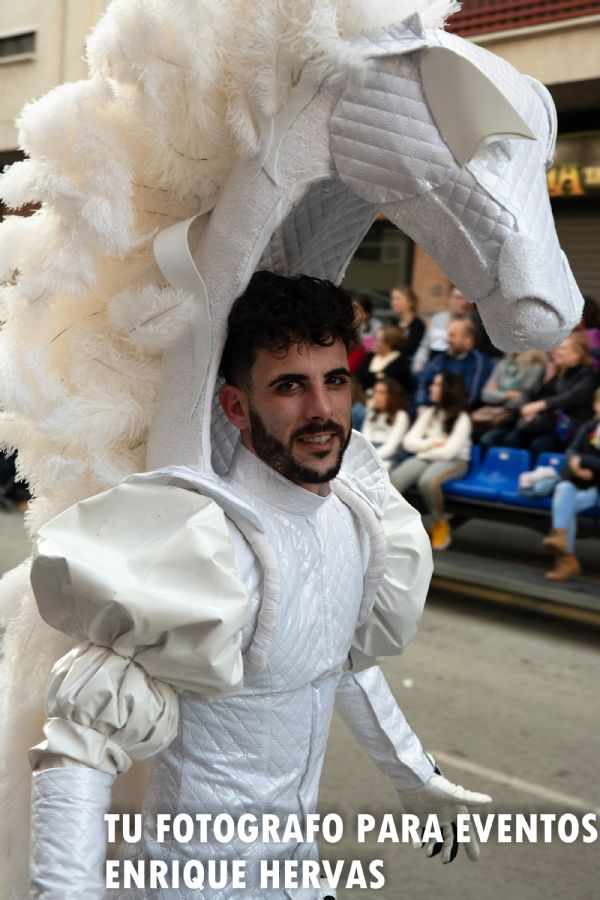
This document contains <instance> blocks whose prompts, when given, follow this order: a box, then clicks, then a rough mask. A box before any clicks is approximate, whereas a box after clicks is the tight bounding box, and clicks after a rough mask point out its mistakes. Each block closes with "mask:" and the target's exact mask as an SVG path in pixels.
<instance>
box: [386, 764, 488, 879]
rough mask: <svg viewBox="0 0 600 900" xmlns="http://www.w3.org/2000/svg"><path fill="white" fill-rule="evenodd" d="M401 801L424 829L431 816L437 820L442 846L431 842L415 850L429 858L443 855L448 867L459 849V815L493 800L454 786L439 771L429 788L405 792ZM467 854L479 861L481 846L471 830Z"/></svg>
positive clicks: (425, 786)
mask: <svg viewBox="0 0 600 900" xmlns="http://www.w3.org/2000/svg"><path fill="white" fill-rule="evenodd" d="M400 799H401V801H402V805H403V806H404V809H405V811H406V812H407V813H413V814H415V815H417V816H419V820H420V822H421V825H423V824H424V822H425V820H426V818H427V816H428V815H429V814H433V815H435V816H437V819H438V822H439V825H440V828H441V831H442V835H443V841H442V842H439V841H437V840H436V839H435V838H432V839H431V840H429V841H423V842H422V843H420V844H418V845H416V846H418V847H425V852H426V855H427V856H428V857H431V856H436V855H437V854H438V853H440V852H441V855H442V862H443V863H449V862H452V860H453V859H454V858H455V856H456V854H457V852H458V847H459V844H458V840H457V833H456V817H457V815H459V814H466V813H468V812H469V810H470V809H471V808H473V807H474V808H477V807H479V806H482V805H483V804H484V803H489V802H490V801H491V799H492V798H491V797H489V796H488V795H487V794H479V793H477V792H476V791H469V790H467V789H466V788H464V787H461V785H459V784H452V782H451V781H448V779H447V778H444V776H443V775H442V774H441V773H440V772H439V770H436V772H435V773H434V774H433V775H432V776H431V778H430V779H429V781H428V782H427V783H426V784H424V785H422V786H421V787H418V788H413V789H412V790H407V791H402V792H401V793H400ZM465 851H466V854H467V856H468V857H469V859H471V860H473V862H475V861H476V860H477V859H478V858H479V843H478V841H477V838H476V836H475V833H474V831H473V829H469V840H468V842H466V843H465Z"/></svg>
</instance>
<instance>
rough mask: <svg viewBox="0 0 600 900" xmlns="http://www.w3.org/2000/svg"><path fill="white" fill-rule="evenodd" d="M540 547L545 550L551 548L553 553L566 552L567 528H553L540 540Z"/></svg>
mask: <svg viewBox="0 0 600 900" xmlns="http://www.w3.org/2000/svg"><path fill="white" fill-rule="evenodd" d="M542 547H544V549H545V550H552V552H553V553H562V554H566V553H568V552H569V547H568V546H567V529H566V528H553V529H552V531H551V532H550V534H549V535H548V536H547V537H545V538H544V540H543V541H542Z"/></svg>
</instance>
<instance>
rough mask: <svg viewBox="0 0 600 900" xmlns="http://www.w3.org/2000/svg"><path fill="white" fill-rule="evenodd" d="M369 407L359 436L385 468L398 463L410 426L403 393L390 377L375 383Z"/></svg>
mask: <svg viewBox="0 0 600 900" xmlns="http://www.w3.org/2000/svg"><path fill="white" fill-rule="evenodd" d="M370 407H371V412H370V414H368V415H367V417H366V419H365V422H364V424H363V427H362V433H363V434H364V436H365V437H366V438H367V440H368V441H370V442H371V443H372V444H373V446H374V447H375V449H376V450H377V453H378V454H379V456H380V458H381V459H382V460H383V462H384V463H386V465H387V467H388V469H389V468H391V466H393V465H394V464H395V463H397V462H398V457H399V455H404V454H403V451H402V441H403V440H404V436H405V434H406V432H407V431H408V426H409V425H410V419H409V417H408V413H407V411H406V402H405V399H404V393H403V391H402V388H401V387H400V385H399V384H398V382H397V381H393V380H392V379H391V378H385V379H384V380H383V381H378V382H377V383H376V385H375V387H374V388H373V395H372V397H371V403H370Z"/></svg>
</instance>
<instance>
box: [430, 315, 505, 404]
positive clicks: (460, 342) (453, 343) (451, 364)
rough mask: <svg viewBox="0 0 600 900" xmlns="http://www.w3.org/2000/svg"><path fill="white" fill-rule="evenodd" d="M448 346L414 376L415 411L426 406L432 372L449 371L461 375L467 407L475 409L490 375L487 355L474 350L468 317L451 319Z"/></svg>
mask: <svg viewBox="0 0 600 900" xmlns="http://www.w3.org/2000/svg"><path fill="white" fill-rule="evenodd" d="M446 337H447V341H448V349H447V350H444V352H443V353H438V355H437V356H434V358H433V359H432V360H431V362H429V363H428V364H427V365H426V366H425V369H424V370H423V371H422V372H421V373H419V375H418V376H417V378H418V382H417V389H416V391H415V394H414V398H413V400H414V405H415V407H416V409H417V412H418V411H419V410H420V409H421V408H422V407H424V406H429V405H430V399H429V386H430V384H431V382H432V381H433V379H434V378H435V376H436V375H440V374H442V373H444V372H452V373H453V374H454V375H461V376H462V379H463V381H464V383H465V385H466V388H467V408H468V409H469V410H471V409H475V408H476V407H477V406H479V404H480V402H481V392H482V390H483V386H484V385H485V383H486V381H487V380H488V378H489V376H490V372H491V369H492V362H491V360H490V358H489V356H485V355H484V354H483V353H480V352H479V350H475V328H474V326H473V323H472V322H471V321H470V320H469V319H452V320H451V321H450V323H449V324H448V328H447V330H446Z"/></svg>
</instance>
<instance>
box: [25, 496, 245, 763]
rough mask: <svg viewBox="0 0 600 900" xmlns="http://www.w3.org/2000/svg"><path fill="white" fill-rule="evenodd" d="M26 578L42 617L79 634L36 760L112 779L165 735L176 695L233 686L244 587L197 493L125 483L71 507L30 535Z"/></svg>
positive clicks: (55, 682) (60, 671) (216, 510)
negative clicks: (33, 541)
mask: <svg viewBox="0 0 600 900" xmlns="http://www.w3.org/2000/svg"><path fill="white" fill-rule="evenodd" d="M31 581H32V585H33V590H34V593H35V596H36V600H37V603H38V607H39V610H40V613H41V615H42V617H43V618H44V619H45V621H46V622H48V624H49V625H51V626H53V627H54V628H57V629H58V630H60V631H62V632H64V633H66V634H70V635H72V636H73V637H75V638H76V639H80V640H81V641H83V643H82V644H81V645H80V646H79V647H77V648H76V649H75V650H73V651H71V652H70V653H68V654H67V655H66V656H65V657H63V658H62V659H61V660H59V661H58V662H57V663H56V665H55V667H54V670H53V675H52V679H51V683H50V688H49V692H48V699H47V715H48V721H47V722H46V725H45V727H44V733H45V736H46V740H45V741H43V742H42V743H41V744H39V745H38V746H37V747H35V748H33V750H32V751H31V757H32V764H33V765H34V767H36V766H37V765H39V764H40V763H41V764H46V761H47V758H51V759H52V760H54V759H57V758H61V757H66V758H67V760H68V761H75V762H78V763H81V764H83V765H87V766H92V767H94V768H97V769H99V770H101V771H103V772H106V773H108V774H112V775H116V774H119V773H120V772H123V771H125V770H126V769H127V768H129V765H130V764H131V760H132V759H140V758H145V757H148V756H151V755H153V754H154V753H157V752H158V751H159V750H160V749H162V748H163V747H164V746H167V745H168V744H169V743H170V741H171V740H172V739H173V737H174V735H175V733H176V730H177V716H178V703H177V698H176V694H175V690H190V691H195V692H197V693H200V694H202V695H203V696H205V697H206V698H207V699H213V698H215V697H219V696H223V695H225V694H228V693H231V692H232V691H235V690H236V689H237V688H238V687H239V685H240V684H241V682H242V675H243V668H242V655H241V628H242V626H243V625H244V623H245V620H246V616H247V609H248V601H247V595H246V589H245V587H244V585H243V584H242V583H241V582H240V581H239V579H238V577H237V575H236V569H235V564H234V559H233V550H232V547H231V542H230V539H229V531H228V528H227V525H226V521H225V515H224V513H223V511H222V510H221V509H220V507H219V506H217V505H216V504H215V503H214V502H213V501H211V500H209V499H208V498H206V497H203V496H202V495H200V494H197V493H195V492H193V491H189V490H184V489H183V488H179V487H172V486H166V485H155V484H147V483H146V484H144V483H142V484H139V483H124V484H121V485H119V486H118V487H116V488H113V489H111V490H109V491H106V492H105V493H103V494H100V495H98V496H96V497H92V498H90V499H89V500H85V501H83V502H81V503H77V504H76V505H75V506H72V507H71V508H70V509H68V510H66V511H65V512H64V513H61V514H60V515H59V516H57V517H56V518H55V519H53V520H52V521H51V522H49V523H48V524H47V525H45V526H44V527H43V528H42V529H41V530H40V533H39V537H38V541H37V547H36V554H35V558H34V562H33V566H32V573H31ZM174 689H175V690H174Z"/></svg>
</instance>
